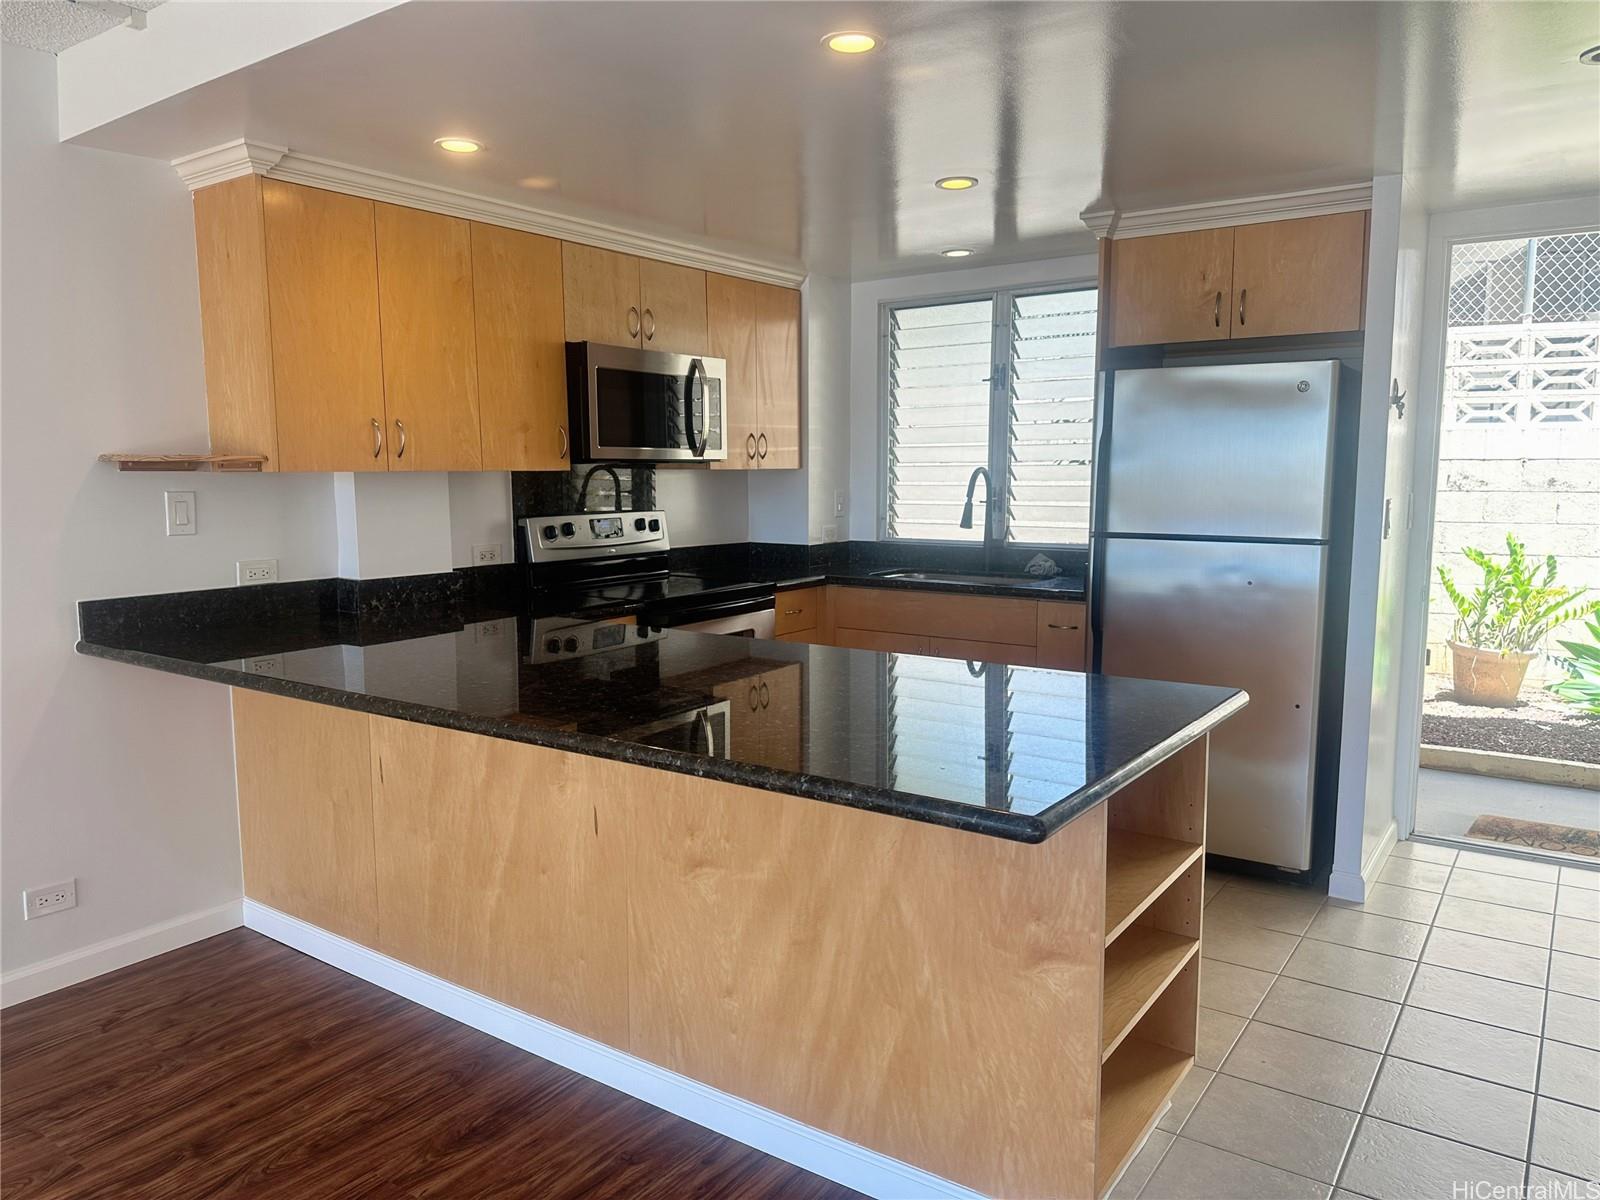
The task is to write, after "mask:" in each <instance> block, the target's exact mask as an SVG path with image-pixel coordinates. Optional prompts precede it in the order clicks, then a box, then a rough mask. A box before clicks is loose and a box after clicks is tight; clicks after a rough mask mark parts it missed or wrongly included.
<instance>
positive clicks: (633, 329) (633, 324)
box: [628, 305, 639, 337]
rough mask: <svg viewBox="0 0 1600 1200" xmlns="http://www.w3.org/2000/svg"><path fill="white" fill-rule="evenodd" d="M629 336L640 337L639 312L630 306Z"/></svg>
mask: <svg viewBox="0 0 1600 1200" xmlns="http://www.w3.org/2000/svg"><path fill="white" fill-rule="evenodd" d="M628 336H629V337H638V336H639V310H638V309H637V308H634V307H633V306H632V305H629V306H628Z"/></svg>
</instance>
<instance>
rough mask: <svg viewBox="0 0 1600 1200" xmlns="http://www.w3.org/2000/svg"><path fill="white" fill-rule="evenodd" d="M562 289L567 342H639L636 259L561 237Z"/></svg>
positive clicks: (611, 343) (622, 344) (641, 324)
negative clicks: (562, 239)
mask: <svg viewBox="0 0 1600 1200" xmlns="http://www.w3.org/2000/svg"><path fill="white" fill-rule="evenodd" d="M561 293H562V297H563V300H564V302H565V307H566V335H567V336H566V340H567V341H569V342H600V343H602V344H604V345H607V346H637V345H640V344H641V342H642V340H643V329H644V318H643V316H642V315H641V313H640V311H639V260H638V259H637V258H635V257H633V255H631V254H618V253H617V252H616V251H614V250H600V249H597V248H596V247H594V246H583V245H579V244H578V243H577V242H562V243H561Z"/></svg>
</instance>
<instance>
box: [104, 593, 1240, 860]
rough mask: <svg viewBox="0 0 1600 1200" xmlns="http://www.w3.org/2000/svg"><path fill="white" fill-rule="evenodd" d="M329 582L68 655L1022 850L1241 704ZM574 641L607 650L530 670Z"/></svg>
mask: <svg viewBox="0 0 1600 1200" xmlns="http://www.w3.org/2000/svg"><path fill="white" fill-rule="evenodd" d="M815 578H816V579H817V581H819V582H820V581H821V579H822V578H826V579H828V580H829V581H832V582H854V580H851V579H849V578H841V577H840V576H839V575H838V574H836V573H835V572H834V571H832V570H830V571H829V572H828V573H827V574H826V575H825V576H822V577H815ZM812 579H813V576H803V577H800V578H799V579H798V580H796V579H795V578H793V577H783V578H781V579H778V578H775V579H774V580H773V582H774V583H790V582H797V581H798V582H810V581H811V580H812ZM334 582H338V581H318V583H316V584H306V585H284V587H285V588H287V589H296V588H298V589H300V590H299V591H297V592H282V593H279V594H278V595H277V598H276V599H274V600H273V601H272V605H273V606H274V607H270V608H262V607H260V605H262V604H265V603H266V601H265V600H261V601H256V604H257V607H256V608H253V609H247V608H245V607H242V606H244V605H247V604H249V603H250V602H251V601H250V599H249V598H248V597H247V598H243V599H241V598H240V596H239V592H240V591H244V590H245V589H229V590H227V591H226V593H225V594H223V595H219V596H215V597H214V598H212V599H210V600H207V599H205V597H207V596H208V595H210V594H208V593H182V594H178V595H175V596H171V597H142V598H138V599H137V600H134V601H95V602H86V603H85V604H84V605H82V606H80V623H81V625H82V640H80V642H79V643H78V650H79V651H80V652H81V653H83V654H86V655H92V656H95V657H98V658H103V659H110V660H114V661H118V662H123V663H131V664H134V665H137V666H143V667H148V668H152V669H155V670H160V671H167V672H172V673H175V674H180V675H188V676H193V677H195V678H200V679H208V680H212V681H215V682H218V683H225V684H230V685H233V686H235V687H245V688H253V689H256V690H259V691H265V692H272V693H276V694H279V695H284V696H291V697H296V698H300V699H304V700H310V701H314V702H318V703H323V704H331V705H336V706H339V707H342V708H351V709H358V710H362V711H366V712H372V713H377V714H380V715H384V716H390V717H396V718H399V719H403V720H411V721H418V722H422V723H424V724H430V725H439V726H444V727H448V728H453V729H461V730H465V731H468V732H472V733H479V734H485V735H488V736H491V737H501V738H507V739H509V740H513V741H521V742H528V743H532V744H535V745H542V746H550V747H554V748H557V749H562V750H569V751H573V752H575V753H580V754H591V755H596V756H599V757H603V758H612V759H619V760H623V761H627V762H636V763H640V764H643V765H646V766H651V767H658V768H662V769H665V770H671V771H679V772H684V773H687V774H692V775H697V776H702V777H705V778H708V779H718V780H725V781H727V782H730V783H737V784H743V785H746V786H751V787H758V788H765V789H768V790H771V791H777V792H784V793H788V794H791V795H797V796H805V797H809V798H812V799H816V800H821V801H826V802H828V803H834V804H842V805H848V806H850V807H854V808H861V809H868V810H871V811H874V812H883V813H890V814H893V815H896V816H902V817H906V818H910V819H914V820H920V821H927V822H931V823H934V824H939V825H945V826H950V827H953V828H958V829H967V830H973V831H976V832H979V833H984V834H990V835H993V836H996V837H1003V838H1008V839H1011V840H1015V841H1023V842H1038V841H1042V840H1043V839H1044V838H1046V837H1048V836H1049V835H1050V834H1051V833H1053V832H1054V831H1055V830H1057V829H1059V828H1060V827H1061V826H1062V825H1064V824H1065V823H1066V822H1068V821H1070V820H1071V819H1072V818H1073V817H1075V816H1077V815H1078V814H1080V813H1082V812H1083V811H1085V810H1086V809H1088V808H1090V807H1091V806H1093V805H1095V804H1097V803H1099V802H1100V801H1102V800H1103V799H1105V797H1106V796H1108V795H1109V794H1110V793H1111V792H1113V791H1115V790H1116V789H1117V788H1118V787H1120V786H1122V784H1124V783H1126V782H1127V781H1128V780H1130V779H1132V778H1133V777H1135V776H1137V775H1139V774H1141V773H1142V772H1143V771H1145V770H1147V769H1148V768H1149V767H1151V766H1153V765H1154V764H1155V763H1156V762H1159V761H1160V760H1161V759H1163V758H1165V757H1167V756H1168V755H1170V754H1172V753H1174V752H1175V751H1176V750H1178V749H1180V748H1181V747H1182V746H1184V745H1186V744H1187V743H1188V742H1190V741H1192V740H1193V739H1194V738H1196V737H1199V736H1200V735H1202V734H1203V733H1205V732H1206V731H1207V730H1208V729H1210V728H1211V727H1212V726H1213V725H1216V724H1217V723H1218V722H1220V721H1222V720H1224V719H1225V718H1226V717H1228V716H1229V715H1230V714H1232V713H1233V712H1235V711H1237V710H1238V709H1239V708H1241V707H1243V705H1244V704H1245V703H1246V697H1245V695H1244V693H1242V692H1239V691H1235V690H1232V689H1228V688H1216V687H1201V686H1196V685H1190V684H1176V683H1160V682H1152V681H1147V680H1134V679H1118V678H1112V677H1107V676H1100V675H1082V674H1076V673H1072V672H1064V671H1048V670H1042V669H1035V668H1024V667H1002V666H986V667H985V666H979V665H978V664H968V663H965V662H960V661H952V660H946V659H936V658H925V657H921V656H914V655H899V654H876V653H871V652H868V651H858V650H842V649H836V648H833V647H827V646H809V645H804V644H798V643H783V642H769V641H755V640H751V639H745V638H733V637H723V636H719V635H716V634H703V633H692V632H688V631H685V630H667V631H655V630H649V629H645V628H640V627H636V626H633V625H630V624H623V623H614V624H605V625H595V624H594V623H593V618H594V617H595V616H596V615H597V613H598V612H601V611H603V610H604V608H605V606H604V605H600V606H596V607H588V608H582V607H580V608H579V609H578V610H577V611H578V612H579V614H580V616H581V617H583V618H587V619H588V620H587V621H581V620H579V618H578V617H574V616H568V615H553V614H554V613H555V611H556V610H555V609H553V608H552V607H551V605H557V606H559V604H560V603H561V600H560V599H559V598H558V597H556V596H555V595H554V594H553V593H550V594H542V598H540V599H538V601H537V602H533V601H532V599H531V598H530V597H529V596H528V595H527V594H520V595H516V596H514V597H508V596H504V595H501V596H492V595H491V596H487V597H484V596H475V595H472V594H468V595H465V596H460V595H458V596H455V597H453V598H452V599H451V601H450V602H449V603H438V604H428V603H404V604H402V603H399V602H398V599H397V598H400V597H404V596H406V595H409V593H407V592H406V591H405V590H404V589H403V588H401V587H398V586H396V587H394V588H392V589H390V592H391V593H392V594H390V595H388V597H387V598H388V600H389V601H390V602H389V603H387V604H385V605H381V606H377V607H375V608H374V610H373V611H370V612H365V613H362V612H349V611H344V609H346V608H348V607H350V606H349V605H348V604H347V603H345V601H346V600H348V597H347V596H346V595H345V594H344V593H343V592H341V591H339V589H333V591H332V592H329V591H328V589H326V588H324V589H323V590H322V591H318V590H317V589H318V587H319V586H320V585H325V584H328V583H334ZM419 586H420V585H419ZM248 591H251V592H256V591H257V589H248ZM469 592H470V589H469ZM262 594H263V595H264V593H262ZM569 598H570V597H569ZM519 608H520V609H521V611H517V610H518V609H519ZM572 633H576V634H578V635H579V636H581V637H582V638H585V639H588V642H587V643H586V644H589V643H593V642H599V643H600V644H602V645H604V646H607V647H609V648H606V649H601V650H599V651H597V652H594V653H587V654H583V655H581V656H578V657H569V658H560V659H556V660H553V661H541V657H542V656H541V653H540V651H539V649H538V648H539V647H541V646H545V645H548V644H549V642H550V638H551V636H552V635H558V634H559V635H563V636H565V635H566V634H572ZM762 684H766V685H767V686H766V688H763V687H762ZM774 695H776V696H777V697H778V701H777V708H776V710H774V709H772V708H771V707H770V705H771V703H772V700H771V698H772V697H773V696H774ZM735 705H745V706H746V710H745V711H743V712H737V711H735V709H734V706H735ZM697 713H703V714H705V716H704V719H701V718H699V717H697V716H696V714H697ZM708 729H709V731H710V733H711V737H710V739H709V745H708V739H707V737H706V733H707V731H708Z"/></svg>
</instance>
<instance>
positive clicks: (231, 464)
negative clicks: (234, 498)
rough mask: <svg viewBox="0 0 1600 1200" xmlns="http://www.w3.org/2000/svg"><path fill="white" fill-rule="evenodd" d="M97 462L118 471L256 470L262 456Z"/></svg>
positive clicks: (134, 457) (129, 457)
mask: <svg viewBox="0 0 1600 1200" xmlns="http://www.w3.org/2000/svg"><path fill="white" fill-rule="evenodd" d="M99 461H100V462H103V463H113V464H115V466H116V468H117V470H119V471H218V472H229V471H233V472H247V471H260V470H262V469H263V468H264V467H265V466H266V465H267V456H266V455H265V454H102V455H100V457H99Z"/></svg>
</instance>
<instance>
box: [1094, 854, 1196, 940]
mask: <svg viewBox="0 0 1600 1200" xmlns="http://www.w3.org/2000/svg"><path fill="white" fill-rule="evenodd" d="M1203 853H1205V847H1203V846H1199V845H1196V844H1195V843H1194V842H1180V841H1177V840H1176V839H1174V838H1165V837H1155V836H1153V835H1151V834H1145V833H1133V832H1132V831H1130V830H1126V829H1113V830H1111V831H1110V832H1109V833H1108V834H1107V835H1106V942H1107V944H1109V943H1111V942H1112V941H1113V940H1114V939H1115V938H1116V937H1117V936H1118V935H1119V934H1121V933H1122V931H1123V930H1124V929H1126V928H1128V926H1129V925H1131V924H1132V923H1133V919H1134V918H1135V917H1137V916H1138V915H1139V914H1140V913H1142V912H1143V911H1144V910H1145V909H1146V908H1148V907H1149V906H1150V904H1151V903H1152V902H1153V901H1154V900H1155V899H1156V897H1158V896H1160V895H1161V893H1162V892H1163V891H1165V890H1166V888H1167V886H1168V885H1169V884H1170V883H1172V881H1173V880H1174V879H1176V878H1177V877H1178V876H1179V875H1182V874H1183V873H1184V871H1186V870H1188V868H1189V866H1190V864H1191V863H1193V862H1194V861H1195V860H1196V859H1197V858H1199V857H1200V856H1201V855H1202V854H1203Z"/></svg>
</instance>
